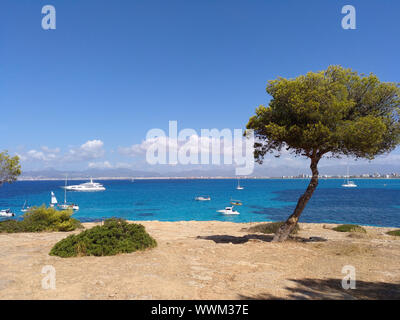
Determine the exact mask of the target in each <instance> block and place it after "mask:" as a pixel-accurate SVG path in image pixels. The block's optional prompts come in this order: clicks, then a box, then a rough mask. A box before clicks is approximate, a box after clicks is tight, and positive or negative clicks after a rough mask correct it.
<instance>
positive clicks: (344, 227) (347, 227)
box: [332, 224, 367, 233]
mask: <svg viewBox="0 0 400 320" xmlns="http://www.w3.org/2000/svg"><path fill="white" fill-rule="evenodd" d="M332 230H335V231H338V232H360V233H367V230H365V229H364V228H363V227H360V226H359V225H356V224H341V225H340V226H337V227H334V228H332Z"/></svg>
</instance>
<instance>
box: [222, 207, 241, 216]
mask: <svg viewBox="0 0 400 320" xmlns="http://www.w3.org/2000/svg"><path fill="white" fill-rule="evenodd" d="M217 212H221V213H223V214H229V215H233V214H235V215H236V214H240V213H239V211H236V210H235V208H234V207H233V206H232V207H225V209H224V210H218V211H217Z"/></svg>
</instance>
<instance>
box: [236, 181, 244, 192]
mask: <svg viewBox="0 0 400 320" xmlns="http://www.w3.org/2000/svg"><path fill="white" fill-rule="evenodd" d="M243 189H244V188H243V187H241V186H240V182H239V179H238V185H237V187H236V190H243Z"/></svg>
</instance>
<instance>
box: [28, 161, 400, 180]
mask: <svg viewBox="0 0 400 320" xmlns="http://www.w3.org/2000/svg"><path fill="white" fill-rule="evenodd" d="M346 168H347V167H346V166H344V165H325V166H323V165H321V166H320V168H319V169H320V170H319V172H320V174H321V175H325V174H326V175H345V174H346ZM159 169H160V171H146V170H132V169H116V168H111V169H94V168H92V169H87V170H83V171H62V170H56V169H53V168H48V169H44V170H38V171H23V173H22V175H21V179H65V175H68V179H87V178H91V177H92V178H131V177H141V178H146V177H147V178H148V177H234V176H236V175H235V169H234V167H232V166H230V167H215V168H214V167H210V166H209V167H206V168H201V167H199V168H187V167H186V168H183V169H185V170H182V167H181V168H179V167H173V168H166V167H159ZM161 169H162V170H163V171H162V170H161ZM376 172H377V173H380V174H390V173H393V172H397V173H400V165H385V166H384V165H382V164H380V165H378V164H354V165H350V174H352V175H360V174H364V173H367V174H372V173H376ZM300 174H310V169H309V168H308V167H307V166H306V165H304V167H291V166H279V167H268V166H266V165H262V166H260V165H256V166H255V168H254V171H253V173H252V174H251V175H249V176H253V177H254V176H255V177H282V176H298V175H300Z"/></svg>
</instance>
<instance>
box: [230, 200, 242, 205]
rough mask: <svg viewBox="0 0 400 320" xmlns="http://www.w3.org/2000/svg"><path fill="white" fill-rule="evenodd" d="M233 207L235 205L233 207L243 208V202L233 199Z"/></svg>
mask: <svg viewBox="0 0 400 320" xmlns="http://www.w3.org/2000/svg"><path fill="white" fill-rule="evenodd" d="M231 205H233V206H241V205H242V202H241V201H240V200H232V199H231Z"/></svg>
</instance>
